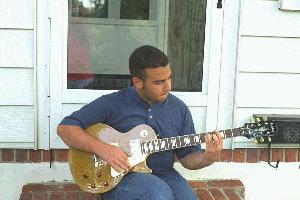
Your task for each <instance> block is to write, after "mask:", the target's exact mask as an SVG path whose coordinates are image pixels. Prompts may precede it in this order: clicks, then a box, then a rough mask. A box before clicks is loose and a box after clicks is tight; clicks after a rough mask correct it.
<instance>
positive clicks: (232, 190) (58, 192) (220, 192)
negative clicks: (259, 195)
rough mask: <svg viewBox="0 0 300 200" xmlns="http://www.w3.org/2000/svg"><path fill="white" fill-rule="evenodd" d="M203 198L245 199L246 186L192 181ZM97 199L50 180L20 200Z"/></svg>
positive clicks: (26, 191)
mask: <svg viewBox="0 0 300 200" xmlns="http://www.w3.org/2000/svg"><path fill="white" fill-rule="evenodd" d="M190 184H191V186H192V187H193V188H194V190H195V192H196V194H197V195H198V196H199V198H200V199H201V200H243V199H245V188H244V186H243V184H242V183H241V182H240V181H239V180H209V181H190ZM35 199H38V200H96V199H97V195H94V194H91V193H87V192H83V191H82V190H81V189H80V188H79V187H78V186H77V185H76V184H74V183H70V182H48V183H37V184H27V185H24V186H23V189H22V194H21V197H20V200H35Z"/></svg>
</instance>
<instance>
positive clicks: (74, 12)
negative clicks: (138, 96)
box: [67, 0, 206, 92]
mask: <svg viewBox="0 0 300 200" xmlns="http://www.w3.org/2000/svg"><path fill="white" fill-rule="evenodd" d="M159 3H161V1H158V0H69V29H68V75H67V76H68V77H67V87H68V89H95V90H115V89H121V88H124V87H128V86H130V85H131V77H130V74H129V70H128V58H129V55H130V53H131V52H132V51H133V50H134V49H135V48H136V47H138V46H141V45H143V44H149V45H153V46H157V47H159V48H161V49H162V50H164V51H165V52H167V54H168V56H169V57H170V64H171V67H172V69H173V72H174V73H173V74H174V77H173V90H174V91H198V92H199V91H200V92H201V91H202V65H203V54H204V48H203V46H204V30H205V13H206V12H205V10H206V2H205V1H197V0H194V1H184V0H177V1H169V10H168V11H167V12H166V14H165V15H160V16H163V17H164V19H163V22H164V24H163V25H160V23H161V21H159V19H158V18H159V17H158V16H159V12H164V10H162V9H159ZM167 22H168V24H167ZM159 29H164V30H168V32H167V34H164V30H159ZM163 43H165V44H166V45H162V44H163Z"/></svg>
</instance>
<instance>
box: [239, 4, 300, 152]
mask: <svg viewBox="0 0 300 200" xmlns="http://www.w3.org/2000/svg"><path fill="white" fill-rule="evenodd" d="M239 23H240V27H239V32H238V51H237V52H238V59H237V66H236V67H237V70H236V76H237V78H236V85H235V86H236V88H235V92H236V94H235V111H234V120H235V121H234V122H235V125H236V126H239V125H242V124H243V123H244V122H245V121H249V120H250V118H251V117H252V115H253V114H300V101H299V97H300V93H299V92H298V91H297V87H298V85H299V84H300V67H299V57H300V29H299V27H300V12H299V11H293V12H292V11H282V10H279V2H278V1H275V0H273V1H271V0H251V1H250V0H242V1H241V10H240V22H239ZM245 144H246V145H247V146H256V145H253V144H248V143H247V141H246V140H244V139H241V138H238V139H236V145H235V146H236V147H245Z"/></svg>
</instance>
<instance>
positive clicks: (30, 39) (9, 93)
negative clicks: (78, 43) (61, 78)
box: [0, 0, 36, 148]
mask: <svg viewBox="0 0 300 200" xmlns="http://www.w3.org/2000/svg"><path fill="white" fill-rule="evenodd" d="M0 8H1V11H0V41H1V42H0V97H1V98H0V121H1V123H0V148H6V147H11V148H16V147H19V148H21V147H22V148H33V147H34V141H35V106H34V105H35V95H36V93H35V86H34V85H35V61H34V58H35V53H34V52H35V47H34V46H35V45H34V44H35V42H34V40H35V39H34V35H35V33H34V21H35V19H34V16H35V4H34V1H33V0H27V1H22V0H15V1H10V0H0Z"/></svg>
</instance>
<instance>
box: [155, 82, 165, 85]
mask: <svg viewBox="0 0 300 200" xmlns="http://www.w3.org/2000/svg"><path fill="white" fill-rule="evenodd" d="M163 83H164V81H156V82H155V84H156V85H161V84H163Z"/></svg>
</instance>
